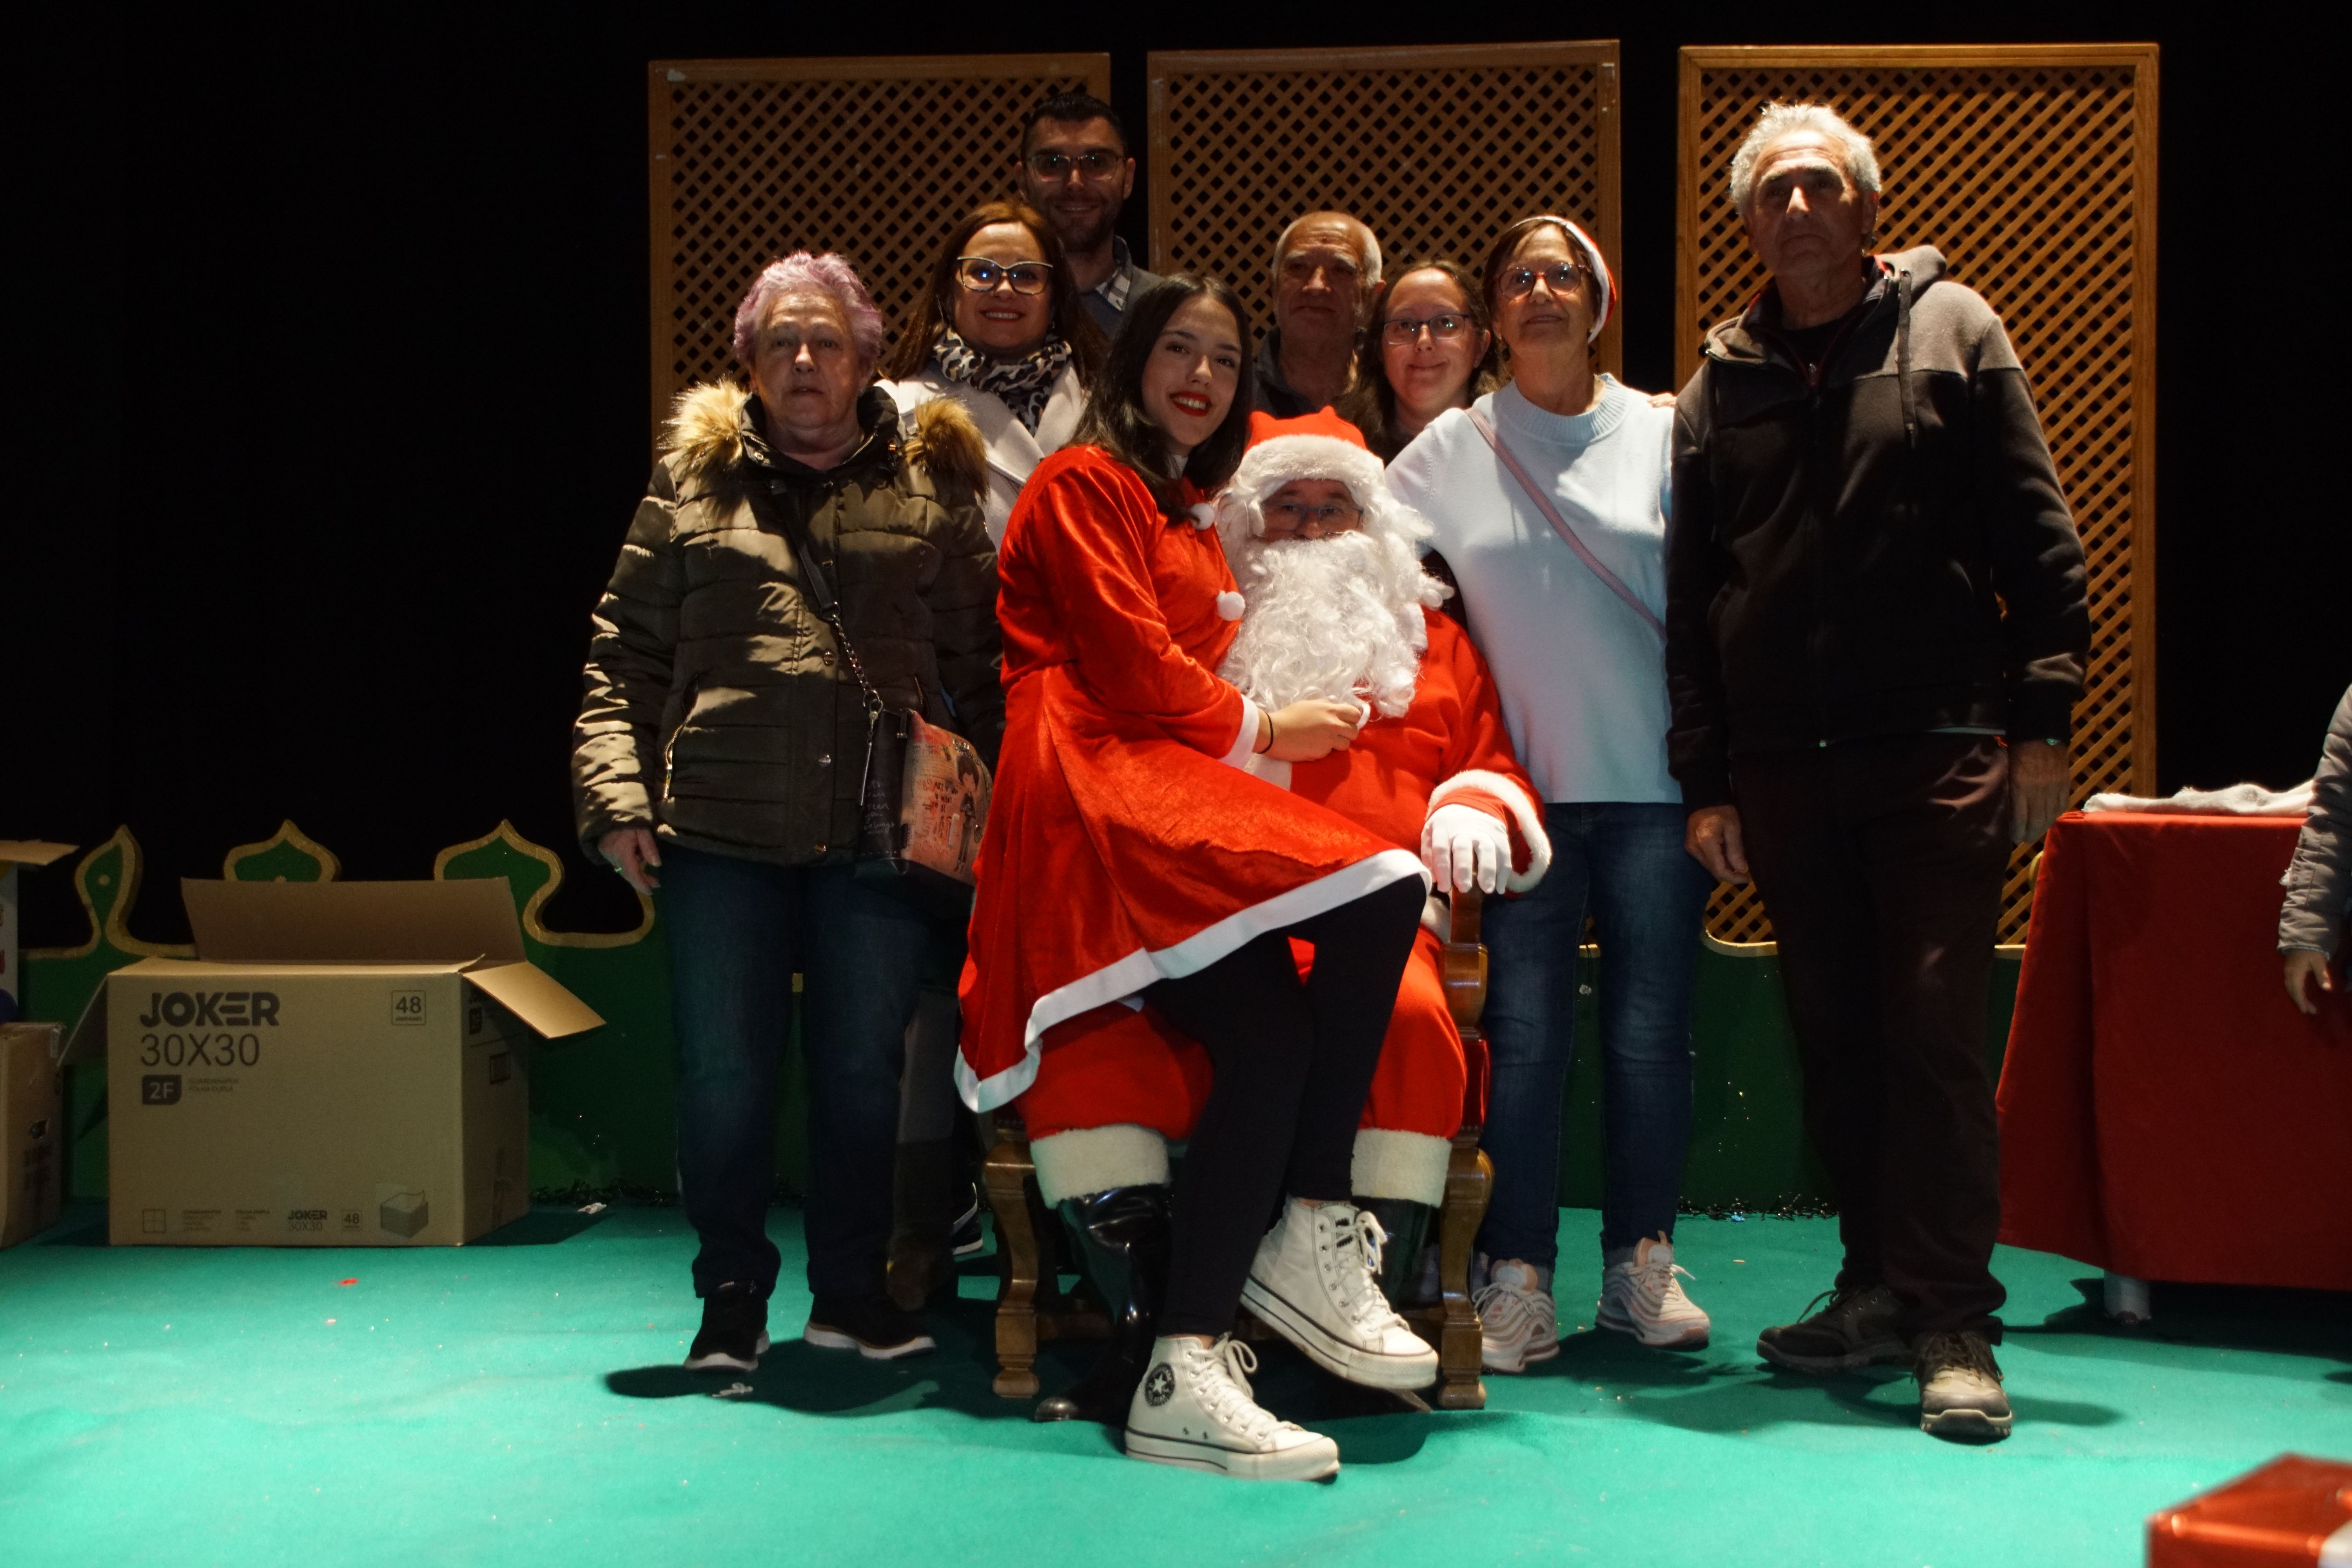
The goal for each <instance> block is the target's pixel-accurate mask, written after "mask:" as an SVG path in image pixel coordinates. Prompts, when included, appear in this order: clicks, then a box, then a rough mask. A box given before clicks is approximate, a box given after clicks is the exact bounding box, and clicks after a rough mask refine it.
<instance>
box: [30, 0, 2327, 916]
mask: <svg viewBox="0 0 2352 1568" xmlns="http://www.w3.org/2000/svg"><path fill="white" fill-rule="evenodd" d="M2158 16H2162V17H2163V18H2165V19H2164V20H2161V21H2158V20H2157V18H2158ZM2173 18H2178V20H2177V21H2176V20H2174V19H2173ZM2276 23H2277V25H2274V23H2273V20H2272V19H2267V18H2266V16H2265V14H2264V13H2263V11H2262V10H2261V9H2259V8H2256V7H2250V6H2235V7H2231V8H2229V9H2228V10H2226V11H2222V12H2214V11H2210V10H2207V11H2196V10H2189V9H2186V8H2183V9H2178V10H2171V9H2168V10H2167V11H2164V12H2161V13H2152V12H2140V13H2137V15H2136V16H2135V15H2134V14H2133V13H2130V12H2127V11H2126V10H2125V9H2124V8H2121V7H2112V6H2104V5H2103V6H2087V5H2085V6H2072V7H2070V6H2064V5H2032V6H2000V5H1994V6H1983V5H1979V6H1976V7H1972V8H1963V7H1958V6H1950V5H1947V6H1942V7H1921V6H1914V7H1904V8H1896V7H1890V6H1885V5H1874V6H1867V7H1865V6H1859V5H1843V6H1841V5H1807V6H1803V7H1796V6H1788V7H1783V8H1780V9H1777V10H1776V9H1775V8H1774V7H1772V6H1770V5H1743V6H1739V7H1736V8H1735V7H1730V6H1709V5H1684V6H1680V7H1674V6H1655V5H1628V6H1622V7H1617V8H1612V9H1610V10H1581V9H1577V8H1573V7H1553V6H1540V5H1534V6H1530V5H1485V6H1459V5H1444V6H1440V5H1423V6H1419V7H1412V8H1395V9H1383V8H1377V7H1365V6H1349V5H1316V6H1297V7H1291V6H1283V7H1272V6H1266V5H1236V4H1222V3H1220V4H1200V5H1078V6H1060V5H1056V6H1036V5H1031V6H1022V5H1005V4H1002V3H982V4H973V5H962V6H956V7H946V8H931V7H925V6H910V5H861V6H852V5H835V6H831V7H826V8H824V9H823V10H820V9H819V8H818V7H814V6H811V5H796V4H765V5H750V4H736V5H719V4H700V5H642V4H640V5H572V6H563V7H560V8H557V7H550V8H547V9H544V10H541V9H535V8H520V9H517V8H502V7H494V6H490V5H478V6H476V7H473V8H470V9H457V8H450V9H425V8H411V7H404V6H391V7H366V8H362V9H358V10H356V11H353V12H351V13H331V12H330V11H328V10H327V9H326V8H317V9H313V10H310V11H307V12H304V13H301V14H299V15H297V14H291V13H289V14H285V15H278V14H275V13H270V12H267V11H258V10H256V11H248V12H245V13H242V14H228V13H225V12H214V11H210V10H207V9H205V8H196V7H189V8H183V9H180V10H178V11H176V12H175V13H173V14H170V15H158V16H148V15H146V14H143V13H142V15H141V16H140V18H139V19H138V20H136V21H131V20H128V19H126V18H125V17H124V16H122V15H121V14H111V15H110V14H107V13H103V12H99V11H94V10H88V11H80V12H53V13H50V14H49V16H48V20H47V22H45V23H44V24H42V26H44V27H46V28H47V30H46V31H41V32H37V33H36V32H25V31H22V30H21V29H22V28H23V26H24V24H22V23H19V24H16V25H15V26H16V27H17V28H19V29H20V30H19V31H18V32H17V34H16V37H15V39H14V47H12V49H11V53H12V54H13V55H15V56H16V63H17V67H18V69H17V71H16V73H15V75H16V81H17V83H18V89H17V92H16V98H15V100H14V101H13V105H12V107H13V111H14V113H15V114H16V117H17V119H18V121H19V134H18V136H17V137H16V139H15V145H16V147H17V148H18V149H19V150H20V155H19V157H18V158H16V159H15V160H12V165H13V167H14V168H15V170H16V183H15V190H14V191H13V193H12V195H14V197H15V200H14V202H13V204H12V205H13V206H14V208H15V220H16V221H15V222H14V223H13V224H12V225H11V227H12V229H13V230H14V235H15V240H16V243H15V244H14V245H13V246H12V247H11V249H12V251H14V252H15V253H16V258H17V260H18V264H19V268H20V281H19V286H18V288H17V289H15V290H13V291H12V294H13V301H12V302H13V306H14V308H13V310H11V312H10V326H11V331H10V339H11V343H12V349H13V351H14V352H12V353H11V356H10V358H11V363H12V367H13V368H14V369H15V370H16V373H17V374H16V375H15V376H14V377H13V378H12V379H13V380H15V382H16V384H17V386H18V388H19V392H18V397H19V400H20V401H19V405H18V415H17V416H16V419H15V420H14V421H13V422H12V423H13V430H12V433H11V437H10V441H11V447H12V451H13V455H14V458H15V461H14V462H13V463H12V464H11V469H10V471H11V473H12V474H13V475H14V476H15V477H16V487H15V496H14V498H13V499H14V501H15V503H16V504H14V505H11V506H10V507H9V508H8V510H7V513H6V515H5V523H0V536H5V557H0V624H5V626H6V635H7V637H8V655H7V658H6V660H5V678H6V679H5V688H6V691H5V701H6V705H7V706H6V712H7V717H6V721H5V726H0V835H6V836H9V837H32V836H39V837H50V838H62V839H67V840H69V841H72V842H76V843H79V844H81V845H84V846H89V845H91V844H94V843H97V842H98V841H100V839H102V838H103V837H106V835H108V834H109V833H110V832H112V831H113V829H114V827H115V826H117V825H118V824H121V823H128V824H129V825H130V826H131V829H132V831H133V832H134V833H136V834H137V835H138V837H139V839H140V841H141V843H142V846H143V847H145V849H146V851H147V856H148V866H147V876H146V880H145V887H144V890H143V892H142V898H141V900H140V901H139V906H138V909H137V911H136V913H135V914H134V916H133V918H132V928H133V929H134V930H135V931H137V932H138V933H139V934H141V935H142V936H145V937H148V938H150V939H151V940H159V941H162V940H173V939H176V938H178V937H180V936H181V935H182V934H183V933H184V929H185V928H184V918H183V916H182V914H181V911H180V908H179V900H178V897H177V889H176V879H178V878H179V877H180V876H182V875H195V876H216V875H218V874H219V870H218V868H219V865H220V858H221V855H222V853H223V851H225V850H226V849H227V848H228V847H231V846H233V845H236V844H238V843H242V842H247V841H250V840H253V839H257V838H261V837H267V836H268V834H269V833H270V832H271V831H272V830H273V829H274V828H275V827H276V826H277V825H278V821H279V819H280V818H281V817H285V816H291V817H293V818H294V819H295V820H296V821H297V822H299V824H300V825H301V826H302V827H303V828H304V829H305V830H307V831H308V832H309V833H310V834H311V835H312V836H313V837H316V838H318V839H319V840H320V841H321V842H323V843H325V844H326V845H328V846H329V847H331V848H333V849H334V850H335V851H336V852H337V853H338V854H339V855H340V856H341V858H342V861H343V866H344V874H345V875H346V876H352V877H421V876H425V875H426V874H427V873H428V871H429V868H430V866H431V862H432V857H433V854H434V852H435V851H436V849H438V848H439V847H442V846H444V845H446V844H450V843H454V842H457V841H459V840H461V839H465V838H469V837H475V836H477V835H479V834H481V833H484V832H486V831H488V829H489V828H490V827H491V826H494V825H495V824H496V823H497V822H498V820H499V818H500V817H501V816H505V817H509V818H511V819H512V820H513V821H514V823H515V824H516V826H518V827H519V828H520V830H521V831H522V832H523V833H524V834H525V835H526V836H527V837H530V838H532V839H535V840H537V841H539V842H541V843H542V844H547V845H550V846H551V847H557V848H559V849H563V850H564V851H565V852H566V853H567V854H570V855H572V857H573V858H574V860H575V864H576V862H577V851H576V850H574V849H571V848H570V847H569V846H570V844H571V832H570V806H569V801H568V796H567V790H566V782H565V780H566V773H565V763H566V754H567V745H568V742H567V734H568V730H569V725H570V721H571V717H572V710H573V708H574V706H575V704H576V702H577V700H578V691H579V668H580V662H581V658H582V655H583V649H584V646H585V638H586V632H587V615H588V611H589V608H590V606H591V605H593V603H594V600H595V597H596V594H597V591H598V589H599V588H600V587H601V585H602V584H603V583H604V576H605V574H606V573H607V572H608V570H609V569H610V567H611V564H612V561H613V557H614V552H615V550H616V549H617V546H618V542H619V540H620V537H621V533H622V531H623V530H624V528H625V525H626V521H627V518H628V515H629V512H630V510H631V508H632V506H633V504H634V502H635V499H636V497H637V495H638V493H639V490H640V487H641V485H642V482H643V480H644V477H645V471H646V458H647V452H646V430H645V424H644V418H645V381H646V363H645V352H646V351H645V342H646V335H645V321H646V309H647V304H646V178H645V163H646V144H645V93H646V75H645V62H646V60H648V59H654V58H704V57H723V56H770V55H794V54H869V53H870V54H885V53H893V52H906V51H908V50H909V49H919V50H921V51H923V52H928V53H966V52H1006V51H1027V50H1046V49H1073V50H1076V49H1083V50H1108V51H1109V52H1110V53H1111V55H1112V61H1113V72H1114V75H1113V83H1114V97H1115V99H1116V100H1117V101H1118V106H1119V108H1120V110H1121V111H1122V113H1123V114H1124V115H1125V116H1126V118H1127V120H1128V121H1129V132H1130V138H1131V140H1132V141H1134V142H1137V143H1140V142H1141V140H1142V137H1143V133H1144V122H1145V58H1144V57H1145V54H1146V52H1147V51H1148V50H1150V49H1152V48H1215V47H1298V46H1313V45H1317V44H1326V45H1334V46H1338V45H1348V44H1413V43H1436V42H1471V41H1480V40H1511V39H1520V38H1529V37H1570V38H1575V37H1618V38H1621V39H1622V44H1623V53H1622V60H1623V65H1622V73H1623V105H1624V114H1625V120H1624V132H1623V146H1624V179H1625V240H1624V255H1623V257H1622V271H1623V273H1624V275H1625V278H1626V281H1627V285H1628V293H1629V297H1630V306H1629V309H1628V310H1627V315H1626V323H1627V338H1626V353H1627V370H1628V379H1629V380H1630V381H1632V382H1633V384H1636V385H1638V386H1643V387H1651V388H1654V387H1661V386H1664V385H1666V384H1668V383H1669V380H1670V377H1671V374H1672V370H1673V363H1672V356H1673V323H1672V306H1671V301H1672V300H1673V297H1674V293H1673V289H1674V278H1673V258H1674V210H1673V202H1674V163H1673V159H1674V150H1675V90H1676V67H1677V61H1676V56H1675V51H1676V49H1677V48H1678V47H1681V46H1682V45H1684V44H1692V43H1708V44H1721V43H1783V42H1837V43H1908V42H2011V41H2016V42H2025V41H2044V40H2048V41H2074V40H2093V39H2103V38H2129V39H2142V38H2148V37H2153V38H2155V39H2156V41H2158V43H2160V44H2161V45H2163V46H2164V51H2165V52H2164V56H2163V62H2162V67H2161V84H2162V91H2161V105H2162V128H2161V139H2160V166H2161V171H2162V173H2161V186H2160V206H2159V212H2160V218H2161V235H2162V240H2161V251H2160V256H2159V278H2160V280H2161V286H2162V300H2161V316H2160V320H2161V323H2162V336H2161V352H2160V354H2159V375H2160V381H2159V386H2158V409H2159V420H2160V424H2159V434H2160V437H2161V448H2160V454H2159V461H2158V511H2157V518H2158V539H2159V542H2160V547H2159V552H2158V560H2159V566H2158V574H2157V581H2158V623H2157V624H2158V650H2159V651H2158V672H2159V678H2158V692H2159V699H2158V716H2159V733H2160V736H2161V750H2160V755H2161V762H2162V775H2163V787H2164V788H2166V789H2168V790H2169V789H2172V788H2175V787H2177V786H2179V785H2180V784H2202V785H2214V784H2227V783H2231V782H2234V781H2236V780H2240V779H2246V778H2252V779H2257V780H2260V781H2262V782H2263V783H2265V784H2273V785H2280V784H2288V783H2291V782H2294V781H2295V780H2298V779H2301V778H2303V777H2305V776H2306V775H2307V774H2308V773H2310V771H2311V767H2312V764H2313V762H2314V760H2315V757H2316V755H2317V752H2318V745H2319V740H2320V736H2321V733H2322V731H2324V729H2325V727H2326V720H2327V716H2328V713H2329V711H2330V710H2331V708H2332V707H2333V705H2334V703H2335V700H2336V697H2337V695H2338V694H2339V693H2340V692H2341V691H2342V690H2343V689H2344V687H2345V684H2346V682H2347V679H2352V637H2347V636H2346V625H2347V619H2352V617H2347V616H2346V614H2345V605H2346V601H2347V592H2346V590H2347V552H2346V551H2345V549H2344V543H2343V540H2344V530H2345V522H2344V515H2343V509H2342V503H2341V501H2340V500H2339V498H2338V495H2337V491H2336V485H2335V484H2334V483H2333V482H2332V481H2333V479H2334V473H2335V469H2336V465H2337V462H2338V460H2339V459H2338V458H2337V450H2338V448H2339V447H2341V445H2342V438H2341V437H2336V436H2331V435H2330V434H2329V429H2330V427H2331V426H2333V425H2334V424H2335V423H2336V419H2337V418H2338V417H2339V416H2338V414H2337V408H2338V406H2339V405H2340V403H2341V398H2340V396H2339V397H2329V396H2326V395H2323V394H2322V392H2321V384H2320V376H2321V374H2322V367H2323V366H2324V365H2328V364H2330V363H2331V362H2333V361H2335V360H2336V359H2337V358H2338V357H2339V355H2338V354H2337V353H2336V352H2335V344H2334V340H2335V338H2336V336H2337V333H2336V331H2335V330H2334V323H2335V322H2336V320H2337V318H2338V317H2339V315H2340V310H2341V306H2340V304H2339V302H2338V300H2337V295H2338V293H2339V289H2338V288H2337V287H2336V278H2335V277H2334V275H2333V269H2332V267H2330V266H2329V265H2328V263H2327V262H2326V258H2327V257H2328V256H2329V255H2330V254H2332V246H2330V245H2327V244H2325V243H2318V244H2315V243H2314V241H2315V240H2317V241H2324V240H2325V236H2326V234H2327V233H2331V232H2335V231H2336V222H2337V221H2338V220H2337V219H2336V217H2335V216H2333V214H2334V213H2335V210H2336V205H2337V192H2336V185H2337V184H2338V182H2339V180H2340V175H2341V169H2340V163H2341V161H2342V160H2341V157H2340V155H2339V154H2340V147H2341V143H2342V141H2343V135H2342V132H2341V130H2340V128H2339V126H2338V124H2337V123H2336V116H2334V115H2332V114H2329V113H2327V112H2326V110H2328V109H2330V108H2332V106H2333V100H2331V98H2330V96H2329V89H2327V87H2326V83H2325V81H2324V79H2322V77H2321V75H2320V72H2321V70H2322V69H2323V68H2324V62H2323V61H2322V60H2321V59H2320V58H2319V56H2320V51H2319V50H2317V49H2316V48H2314V47H2311V40H2310V39H2309V38H2308V37H2307V36H2303V35H2302V34H2301V33H2300V31H2299V29H2295V28H2294V27H2291V26H2285V25H2284V17H2283V16H2280V17H2278V18H2277V19H2276ZM2298 38H2300V39H2301V41H2300V42H2298ZM1895 176H1896V180H1897V184H1895V186H1894V188H1893V189H1892V191H1891V193H1890V194H1891V195H1892V197H1893V199H1894V200H1895V201H1898V202H1899V201H1900V199H1901V190H1900V185H1899V171H1897V172H1895ZM980 194H981V193H977V192H976V193H974V195H975V197H977V196H978V195H980ZM1143 214H1144V207H1143V192H1142V191H1141V190H1140V189H1139V190H1138V192H1137V195H1136V199H1135V201H1134V202H1133V203H1132V204H1131V205H1129V209H1128V212H1127V215H1126V216H1125V218H1124V219H1123V220H1122V223H1123V226H1124V227H1125V228H1126V230H1127V232H1128V234H1129V238H1130V241H1131V243H1134V244H1136V245H1137V246H1138V247H1140V244H1141V239H1142V226H1143ZM853 259H855V258H853ZM28 264H29V265H28ZM36 273H37V274H38V275H39V279H38V280H37V281H36V280H35V279H34V277H33V275H34V274H36ZM2029 369H2031V367H2029ZM70 864H71V862H70V861H68V862H66V863H65V864H64V865H61V866H60V867H58V868H53V869H51V870H48V871H44V872H37V873H32V874H30V875H28V877H27V878H26V895H27V908H26V918H27V926H28V931H27V936H28V939H29V940H31V941H33V942H71V941H75V940H78V939H79V936H80V934H81V931H82V927H81V924H80V915H79V909H78V908H77V907H76V905H75V902H74V898H73V894H72V891H71V887H70V881H69V876H68V868H69V867H70ZM634 912H635V911H634V909H633V908H632V907H631V905H630V902H629V900H626V899H625V896H624V895H623V893H622V890H621V889H619V887H618V885H617V883H615V882H614V880H613V879H610V878H609V877H605V876H601V875H587V874H575V875H574V876H573V877H572V879H570V881H569V882H568V884H567V886H566V889H565V891H564V893H563V894H562V895H561V896H560V898H559V900H557V907H556V909H555V910H553V911H552V914H553V917H554V921H555V923H557V924H558V925H564V924H571V925H574V926H577V927H581V928H595V927H607V926H613V925H621V924H626V923H630V921H632V920H633V918H634Z"/></svg>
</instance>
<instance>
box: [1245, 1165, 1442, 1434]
mask: <svg viewBox="0 0 2352 1568" xmlns="http://www.w3.org/2000/svg"><path fill="white" fill-rule="evenodd" d="M1387 1239H1388V1234H1387V1232H1385V1231H1383V1230H1381V1222H1380V1221H1379V1220H1377V1219H1375V1218H1374V1217H1372V1215H1370V1214H1369V1213H1367V1212H1366V1211H1365V1210H1362V1209H1360V1208H1358V1207H1357V1206H1356V1205H1353V1204H1343V1203H1325V1204H1313V1205H1309V1204H1307V1203H1304V1202H1301V1201H1300V1200H1299V1199H1297V1198H1293V1199H1291V1200H1290V1201H1289V1202H1288V1203H1286V1204H1285V1205H1283V1208H1282V1217H1281V1218H1280V1219H1279V1220H1276V1222H1275V1226H1274V1228H1273V1229H1272V1230H1270V1231H1268V1232H1266V1235H1265V1240H1264V1241H1262V1242H1260V1243H1259V1244H1258V1248H1257V1258H1256V1259H1255V1261H1254V1262H1252V1263H1251V1264H1250V1271H1249V1279H1247V1280H1246V1281H1244V1283H1243V1285H1242V1304H1243V1305H1244V1306H1246V1307H1247V1308H1249V1310H1251V1311H1253V1312H1255V1313H1256V1314H1257V1315H1258V1316H1259V1317H1260V1318H1263V1319H1264V1320H1265V1322H1266V1324H1267V1326H1268V1327H1270V1328H1272V1329H1273V1330H1275V1331H1276V1332H1277V1333H1279V1334H1281V1335H1282V1337H1283V1338H1284V1339H1286V1340H1288V1341H1289V1342H1291V1343H1292V1344H1295V1345H1297V1347H1298V1348H1299V1349H1300V1350H1302V1351H1305V1352H1307V1355H1308V1356H1310V1357H1311V1358H1313V1359H1314V1361H1315V1362H1316V1363H1318V1365H1320V1366H1322V1367H1324V1368H1326V1369H1327V1370H1328V1371H1330V1372H1333V1373H1338V1374H1339V1376H1341V1377H1344V1378H1346V1379H1347V1380H1348V1381H1349V1382H1350V1383H1360V1384H1363V1385H1364V1386H1365V1387H1367V1388H1426V1387H1428V1386H1429V1385H1430V1384H1433V1383H1434V1382H1436V1381H1437V1352H1435V1351H1433V1350H1431V1349H1430V1348H1429V1346H1428V1344H1427V1343H1426V1342H1424V1341H1423V1339H1422V1337H1421V1336H1420V1335H1419V1334H1416V1333H1414V1332H1413V1331H1412V1327H1411V1325H1409V1324H1407V1323H1406V1322H1405V1321H1404V1320H1403V1319H1402V1318H1400V1317H1398V1316H1397V1313H1396V1309H1395V1308H1393V1307H1391V1306H1390V1305H1389V1299H1388V1298H1387V1297H1386V1296H1383V1295H1381V1282H1380V1281H1381V1243H1382V1242H1383V1241H1386V1240H1387Z"/></svg>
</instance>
